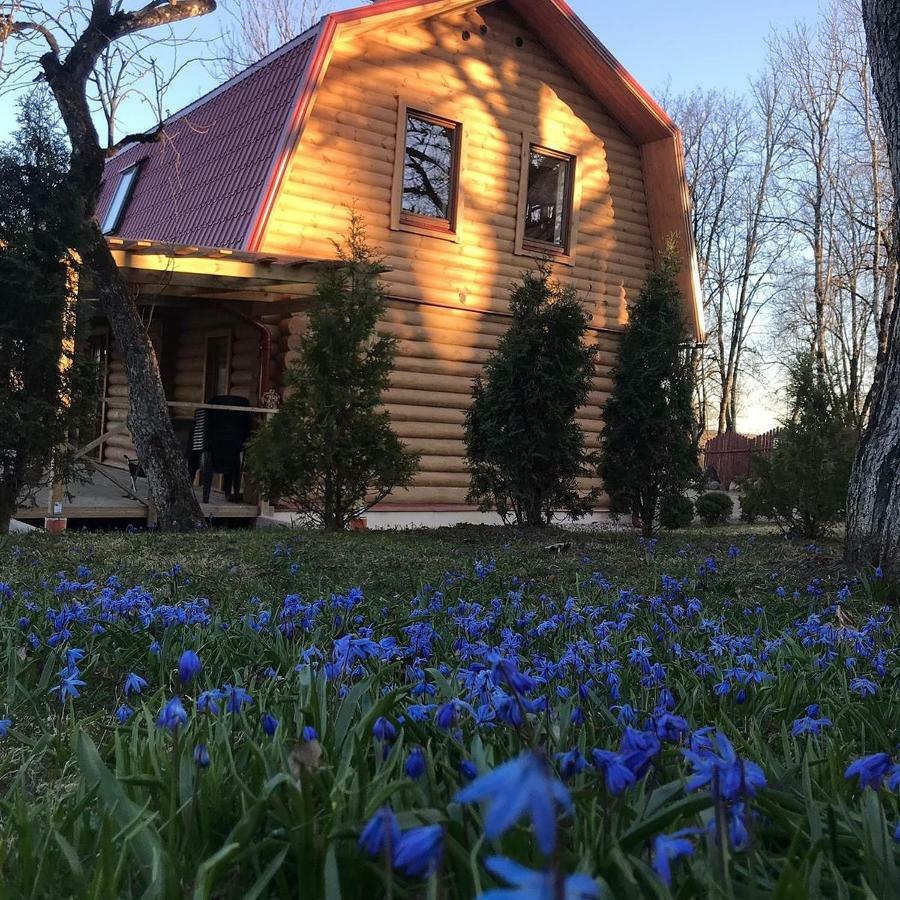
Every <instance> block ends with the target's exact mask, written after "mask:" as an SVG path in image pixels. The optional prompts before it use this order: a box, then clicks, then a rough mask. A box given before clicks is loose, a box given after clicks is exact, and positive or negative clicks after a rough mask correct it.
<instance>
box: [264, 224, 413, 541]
mask: <svg viewBox="0 0 900 900" xmlns="http://www.w3.org/2000/svg"><path fill="white" fill-rule="evenodd" d="M338 251H339V255H340V260H341V264H340V265H339V266H338V267H337V268H336V269H334V270H333V271H332V272H330V273H329V274H327V275H326V276H325V277H324V279H323V280H322V282H321V283H320V284H319V286H318V289H317V297H316V302H315V304H314V305H313V307H312V309H311V311H310V315H309V327H308V329H307V331H306V332H305V333H304V334H303V335H302V337H301V338H300V346H299V349H298V351H297V358H296V360H295V361H294V362H293V363H292V364H291V365H290V366H289V368H288V371H287V379H286V380H287V387H288V392H287V396H286V399H285V401H284V403H283V404H282V406H281V409H280V410H279V412H278V414H277V415H275V416H273V417H272V418H271V419H270V420H269V422H268V423H267V424H266V425H265V426H264V427H263V428H261V429H260V431H259V432H258V433H257V436H256V438H255V439H254V441H253V443H252V444H251V447H250V449H249V452H248V467H249V469H250V471H251V472H252V474H253V475H254V476H255V477H256V479H257V481H258V482H259V484H260V486H261V488H262V489H263V490H264V491H265V493H266V494H267V495H268V496H269V497H270V498H273V499H276V498H277V499H281V500H285V501H289V502H292V503H294V504H296V506H297V508H298V510H299V511H300V513H301V514H302V515H303V516H305V517H306V518H307V519H308V520H309V521H310V522H311V523H312V524H315V525H318V526H321V527H324V528H325V529H326V530H327V531H338V530H341V529H343V528H345V527H346V526H347V525H348V524H349V523H350V522H351V521H353V520H354V519H356V518H358V517H360V516H361V515H362V514H363V513H364V512H365V511H366V510H368V509H370V508H371V507H372V506H374V505H375V504H377V503H380V502H381V501H382V500H384V498H385V497H387V496H388V494H390V493H391V491H392V490H393V489H394V488H397V487H405V486H407V485H408V484H409V483H410V482H411V481H412V477H413V475H414V474H415V471H416V468H417V466H418V457H417V456H416V455H415V454H413V453H410V452H408V451H407V450H406V449H405V448H404V446H403V444H401V442H400V441H399V440H398V438H397V436H396V434H395V433H394V432H393V430H392V429H391V423H390V418H389V416H388V414H387V413H386V412H385V411H384V410H381V409H380V408H379V407H380V404H381V394H382V392H383V391H384V389H385V388H386V387H387V386H388V379H389V376H390V372H391V369H392V367H393V363H394V356H395V352H396V340H395V339H394V338H390V337H385V336H378V335H377V334H376V325H377V323H378V320H379V318H380V316H381V315H382V313H383V312H384V305H385V304H384V294H383V291H382V288H381V286H380V284H379V281H378V276H379V274H380V273H381V272H383V271H384V269H383V267H382V266H381V264H380V262H379V261H378V259H377V258H376V256H375V253H374V251H373V250H372V248H371V247H370V246H369V245H368V243H367V241H366V235H365V229H364V227H363V223H362V220H361V219H360V218H359V216H357V215H356V214H355V213H354V214H353V215H352V216H351V224H350V231H349V234H348V237H347V240H346V241H345V243H344V245H342V246H339V247H338Z"/></svg>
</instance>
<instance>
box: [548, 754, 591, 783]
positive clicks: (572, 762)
mask: <svg viewBox="0 0 900 900" xmlns="http://www.w3.org/2000/svg"><path fill="white" fill-rule="evenodd" d="M556 761H557V762H558V763H559V774H560V775H562V777H563V778H565V779H569V778H574V777H575V776H576V775H580V774H581V773H582V772H583V771H584V769H585V766H587V760H585V758H584V757H583V756H582V755H581V753H580V751H579V750H578V748H577V747H576V748H575V749H574V750H570V751H569V752H568V753H557V754H556Z"/></svg>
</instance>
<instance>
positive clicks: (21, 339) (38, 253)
mask: <svg viewBox="0 0 900 900" xmlns="http://www.w3.org/2000/svg"><path fill="white" fill-rule="evenodd" d="M55 122H56V116H55V115H54V112H53V108H52V106H51V104H50V100H49V97H48V96H47V95H46V93H44V92H43V91H42V90H40V89H39V90H37V91H35V92H33V93H32V94H30V95H28V96H27V97H26V98H25V100H24V101H23V102H22V104H21V107H20V111H19V129H18V131H16V133H15V134H14V135H13V138H12V140H11V141H10V142H9V143H8V144H7V145H6V146H5V147H3V148H2V149H0V534H2V533H5V532H6V531H8V530H9V523H10V518H11V517H12V515H13V513H14V512H15V510H16V508H17V507H18V506H20V505H24V504H26V503H27V501H28V500H29V498H30V497H32V496H33V494H34V492H35V491H36V490H37V489H38V488H39V487H40V486H41V485H43V484H45V483H46V482H47V481H48V477H49V474H50V471H51V469H52V470H53V472H54V474H55V475H56V476H62V477H63V478H65V479H68V478H72V477H74V476H76V475H77V474H78V473H77V466H76V464H75V461H74V459H73V455H72V453H71V452H70V449H69V446H67V445H69V444H70V442H72V441H75V440H76V437H77V431H78V429H79V427H82V428H84V429H86V428H87V426H88V425H89V424H90V421H91V419H92V417H93V415H94V412H95V410H96V406H95V399H96V390H95V388H96V384H95V382H96V379H95V378H94V374H95V373H94V370H93V366H91V365H90V363H89V362H88V361H87V360H85V359H84V358H83V357H81V356H80V355H79V354H78V353H77V352H76V346H77V337H78V335H77V329H78V324H79V323H78V315H77V308H76V289H77V279H78V276H79V274H80V273H79V268H80V267H79V264H78V259H77V257H76V256H75V255H74V254H73V253H72V252H71V249H70V248H71V247H72V246H73V245H74V243H75V238H76V230H77V227H78V219H77V217H76V215H75V211H76V210H77V209H78V204H77V202H76V201H75V199H74V198H72V197H71V196H70V195H69V193H68V189H67V186H66V173H67V169H68V156H69V154H68V148H67V147H66V142H65V139H64V137H63V136H62V134H61V132H60V131H59V130H58V128H57V127H56V125H55Z"/></svg>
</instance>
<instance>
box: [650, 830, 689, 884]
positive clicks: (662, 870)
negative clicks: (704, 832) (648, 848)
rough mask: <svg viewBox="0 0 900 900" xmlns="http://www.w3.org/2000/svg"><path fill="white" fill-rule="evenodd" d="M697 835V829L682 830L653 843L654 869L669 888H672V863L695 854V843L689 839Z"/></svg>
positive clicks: (657, 839) (660, 836) (663, 835)
mask: <svg viewBox="0 0 900 900" xmlns="http://www.w3.org/2000/svg"><path fill="white" fill-rule="evenodd" d="M696 833H697V832H696V829H693V828H682V829H681V831H676V832H675V833H674V834H661V835H659V836H658V837H657V838H656V840H655V841H654V842H653V869H654V871H655V872H656V874H657V875H659V877H660V878H661V879H662V880H663V882H664V883H665V884H666V886H667V887H671V886H672V863H673V862H675V860H677V859H681V857H683V856H691V855H692V854H693V852H694V842H693V841H691V840H689V838H691V837H693V836H694V835H695V834H696Z"/></svg>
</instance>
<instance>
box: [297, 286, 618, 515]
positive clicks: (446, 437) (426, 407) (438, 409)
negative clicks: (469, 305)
mask: <svg viewBox="0 0 900 900" xmlns="http://www.w3.org/2000/svg"><path fill="white" fill-rule="evenodd" d="M509 321H510V320H509V316H508V315H504V314H499V313H484V312H478V311H474V310H464V309H449V308H445V307H439V306H430V305H426V304H422V303H417V302H409V301H403V300H398V299H391V300H390V301H389V302H388V308H387V310H386V313H385V315H384V318H383V320H382V322H381V323H380V324H379V327H378V330H379V332H380V333H382V334H386V335H391V336H393V337H395V338H397V341H398V345H397V360H396V364H395V366H394V372H393V374H392V375H391V383H390V387H389V389H388V390H387V391H386V392H385V394H384V406H385V409H386V410H387V411H388V412H389V413H390V416H391V422H392V425H393V428H394V431H395V432H396V433H397V435H398V436H399V437H400V438H401V439H402V440H403V442H404V443H405V444H407V446H408V447H409V448H410V449H411V450H414V451H415V452H417V453H420V454H421V457H422V458H421V463H420V470H419V472H418V474H417V475H416V478H415V481H414V484H413V486H412V487H411V488H410V489H408V490H404V491H397V492H395V493H394V494H393V495H392V496H391V497H390V498H389V499H388V502H387V504H386V505H388V506H389V505H408V506H464V505H465V504H466V495H467V494H468V488H469V476H468V473H467V471H466V465H465V444H464V430H465V428H464V426H465V415H466V410H467V409H468V408H469V405H470V403H471V400H472V379H473V378H475V376H476V375H478V374H479V373H480V372H481V371H482V367H483V365H484V362H485V361H486V360H487V357H488V355H489V354H490V353H491V351H492V350H494V349H495V348H496V346H497V341H498V340H499V338H500V336H501V335H502V334H504V333H505V331H506V329H507V328H508V327H509ZM306 323H307V319H306V316H305V315H304V314H302V313H296V314H294V315H292V316H290V317H288V318H286V319H284V320H283V321H282V323H281V327H282V345H281V346H282V354H281V360H282V363H283V364H284V365H287V364H289V363H290V362H291V360H292V358H293V355H294V353H295V352H296V349H297V345H298V340H299V337H300V335H301V334H302V333H303V331H304V329H305V328H306ZM592 340H594V341H596V342H598V343H599V344H600V346H601V347H602V348H603V350H604V351H605V352H604V361H603V363H602V364H601V365H600V367H599V368H598V371H597V377H596V378H595V379H594V391H593V392H592V394H591V396H590V399H589V403H588V405H587V406H586V407H584V408H583V409H582V410H581V412H580V414H579V417H578V420H579V424H580V425H581V427H582V428H583V429H584V432H585V439H586V441H587V443H588V446H589V447H590V448H591V449H596V448H597V445H598V441H599V435H600V430H601V427H602V425H601V413H600V409H601V406H602V404H603V402H604V401H605V399H606V397H607V396H608V393H609V389H610V387H611V382H610V377H609V376H610V371H609V365H610V363H611V362H612V360H613V359H614V358H615V353H616V347H617V342H618V337H617V336H616V335H614V334H606V333H601V332H594V334H593V335H592ZM595 484H597V482H585V484H584V487H587V486H588V485H591V486H593V485H595Z"/></svg>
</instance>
